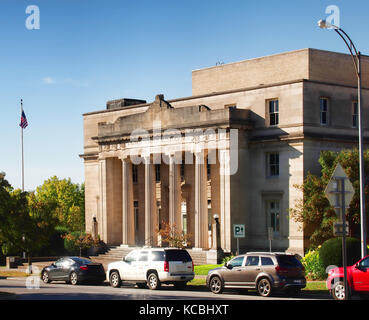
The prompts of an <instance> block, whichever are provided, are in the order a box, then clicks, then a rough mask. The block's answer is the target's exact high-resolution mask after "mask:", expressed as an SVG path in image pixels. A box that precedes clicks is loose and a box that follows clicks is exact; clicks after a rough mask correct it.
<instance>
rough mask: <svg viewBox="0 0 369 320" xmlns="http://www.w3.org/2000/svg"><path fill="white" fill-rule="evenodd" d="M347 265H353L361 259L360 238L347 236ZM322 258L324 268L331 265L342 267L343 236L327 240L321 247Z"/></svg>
mask: <svg viewBox="0 0 369 320" xmlns="http://www.w3.org/2000/svg"><path fill="white" fill-rule="evenodd" d="M346 251H347V265H348V266H351V265H353V264H354V263H355V262H356V261H358V260H359V259H360V255H361V249H360V240H358V239H356V238H350V237H347V238H346ZM320 259H321V262H322V265H323V267H324V268H327V267H328V266H329V265H336V266H339V267H341V266H342V265H343V262H342V238H332V239H329V240H327V241H325V242H324V243H323V244H322V247H321V249H320Z"/></svg>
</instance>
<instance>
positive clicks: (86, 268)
mask: <svg viewBox="0 0 369 320" xmlns="http://www.w3.org/2000/svg"><path fill="white" fill-rule="evenodd" d="M79 269H80V270H84V271H86V270H88V266H86V265H83V266H80V267H79Z"/></svg>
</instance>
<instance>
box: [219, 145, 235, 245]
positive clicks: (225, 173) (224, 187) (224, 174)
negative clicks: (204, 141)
mask: <svg viewBox="0 0 369 320" xmlns="http://www.w3.org/2000/svg"><path fill="white" fill-rule="evenodd" d="M219 165H220V168H219V169H220V170H219V174H220V223H221V225H220V234H221V246H222V249H223V250H224V251H225V252H230V251H231V239H232V238H231V237H232V234H231V203H230V200H231V194H230V151H229V150H228V149H222V150H219Z"/></svg>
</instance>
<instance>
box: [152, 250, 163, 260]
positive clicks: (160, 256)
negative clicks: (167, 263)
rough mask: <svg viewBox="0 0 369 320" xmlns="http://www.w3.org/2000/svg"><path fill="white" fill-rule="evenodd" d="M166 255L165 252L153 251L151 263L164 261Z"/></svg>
mask: <svg viewBox="0 0 369 320" xmlns="http://www.w3.org/2000/svg"><path fill="white" fill-rule="evenodd" d="M164 260H165V253H164V251H151V261H164Z"/></svg>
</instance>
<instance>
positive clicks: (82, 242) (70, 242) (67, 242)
mask: <svg viewBox="0 0 369 320" xmlns="http://www.w3.org/2000/svg"><path fill="white" fill-rule="evenodd" d="M98 244H99V241H98V240H95V239H93V237H92V235H91V234H89V233H85V232H79V231H75V232H71V233H69V234H67V235H65V236H64V248H65V250H66V251H67V252H68V253H69V254H71V255H77V254H79V255H80V256H82V253H84V254H85V253H86V252H87V249H89V248H91V247H92V246H94V245H98Z"/></svg>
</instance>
